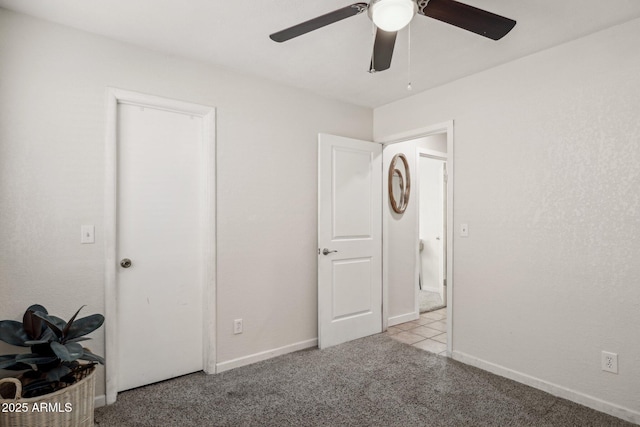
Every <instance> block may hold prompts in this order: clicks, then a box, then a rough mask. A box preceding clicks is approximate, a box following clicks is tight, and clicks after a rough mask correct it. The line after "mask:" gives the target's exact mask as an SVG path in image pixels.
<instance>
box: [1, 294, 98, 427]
mask: <svg viewBox="0 0 640 427" xmlns="http://www.w3.org/2000/svg"><path fill="white" fill-rule="evenodd" d="M80 310H82V307H80V309H79V310H78V311H77V312H76V313H75V314H74V315H73V317H71V320H69V321H68V322H66V321H65V320H63V319H61V318H59V317H56V316H53V315H50V314H49V312H48V311H47V309H46V308H44V307H43V306H41V305H38V304H35V305H32V306H30V307H29V308H27V310H26V311H25V313H24V316H23V319H22V323H20V322H17V321H14V320H2V321H0V340H2V341H4V342H6V343H8V344H11V345H14V346H19V347H28V348H30V352H29V353H21V354H8V355H2V356H0V369H6V370H10V371H19V372H18V374H17V375H16V376H15V377H11V378H5V379H1V380H0V405H1V406H2V408H0V424H2V425H3V426H5V425H7V426H34V425H47V426H64V425H74V426H84V425H88V426H93V408H94V393H95V391H94V390H95V377H94V372H95V365H96V364H97V363H99V364H104V359H103V358H102V357H100V356H98V355H96V354H93V353H92V352H91V351H90V350H89V349H87V348H85V347H83V346H82V345H81V344H80V342H81V341H85V340H88V339H91V338H88V337H86V336H85V335H87V334H89V333H91V332H93V331H95V330H96V329H98V328H99V327H100V326H102V324H103V323H104V316H102V315H101V314H92V315H91V316H87V317H83V318H81V319H76V317H77V316H78V314H79V313H80ZM80 361H83V362H80ZM9 383H13V385H14V386H15V391H14V392H13V393H11V394H10V395H8V394H9V392H8V391H7V390H8V389H10V388H12V387H9V386H8V384H9Z"/></svg>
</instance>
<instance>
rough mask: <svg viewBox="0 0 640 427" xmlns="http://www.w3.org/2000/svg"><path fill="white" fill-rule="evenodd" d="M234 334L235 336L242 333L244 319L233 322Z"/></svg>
mask: <svg viewBox="0 0 640 427" xmlns="http://www.w3.org/2000/svg"><path fill="white" fill-rule="evenodd" d="M233 333H234V334H241V333H242V319H236V320H234V321H233Z"/></svg>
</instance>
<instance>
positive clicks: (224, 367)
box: [216, 338, 318, 373]
mask: <svg viewBox="0 0 640 427" xmlns="http://www.w3.org/2000/svg"><path fill="white" fill-rule="evenodd" d="M317 345H318V339H317V338H314V339H311V340H307V341H301V342H298V343H294V344H289V345H285V346H284V347H279V348H274V349H272V350H266V351H262V352H260V353H256V354H250V355H249V356H243V357H239V358H237V359H233V360H228V361H226V362H220V363H218V364H216V372H217V373H220V372H224V371H228V370H230V369H235V368H239V367H241V366H246V365H250V364H252V363H256V362H261V361H263V360H267V359H271V358H272V357H276V356H281V355H283V354H287V353H293V352H294V351H298V350H304V349H305V348H311V347H316V346H317Z"/></svg>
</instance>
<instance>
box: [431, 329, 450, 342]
mask: <svg viewBox="0 0 640 427" xmlns="http://www.w3.org/2000/svg"><path fill="white" fill-rule="evenodd" d="M428 338H431V339H432V340H435V341H438V342H441V343H444V344H446V343H447V333H446V332H445V333H444V334H440V335H435V336H433V337H428Z"/></svg>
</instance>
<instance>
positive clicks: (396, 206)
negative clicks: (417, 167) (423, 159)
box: [389, 153, 411, 214]
mask: <svg viewBox="0 0 640 427" xmlns="http://www.w3.org/2000/svg"><path fill="white" fill-rule="evenodd" d="M398 159H400V161H398ZM410 192H411V175H410V174H409V162H408V161H407V157H406V156H405V155H404V154H402V153H399V154H396V155H395V156H393V159H391V164H390V165H389V202H390V203H391V208H392V209H393V211H394V212H396V213H400V214H401V213H404V211H405V210H406V209H407V205H408V204H409V194H410Z"/></svg>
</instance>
